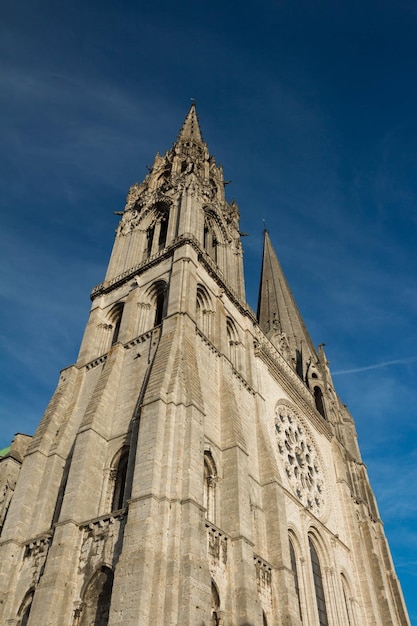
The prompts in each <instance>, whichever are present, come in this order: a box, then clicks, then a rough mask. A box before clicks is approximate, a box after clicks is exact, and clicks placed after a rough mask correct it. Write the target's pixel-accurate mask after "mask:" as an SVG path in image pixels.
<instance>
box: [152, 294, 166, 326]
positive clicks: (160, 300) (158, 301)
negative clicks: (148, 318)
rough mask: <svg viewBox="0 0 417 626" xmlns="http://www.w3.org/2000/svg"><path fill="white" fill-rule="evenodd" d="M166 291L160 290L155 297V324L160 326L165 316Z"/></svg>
mask: <svg viewBox="0 0 417 626" xmlns="http://www.w3.org/2000/svg"><path fill="white" fill-rule="evenodd" d="M164 305H165V291H162V290H160V291H158V292H157V294H156V297H155V321H154V326H159V324H160V323H161V322H162V320H163V318H164Z"/></svg>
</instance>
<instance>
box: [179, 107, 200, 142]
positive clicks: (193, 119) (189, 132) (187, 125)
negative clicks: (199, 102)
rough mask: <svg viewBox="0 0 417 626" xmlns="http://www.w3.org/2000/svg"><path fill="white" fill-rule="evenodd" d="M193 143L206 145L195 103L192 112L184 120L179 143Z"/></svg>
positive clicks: (191, 108)
mask: <svg viewBox="0 0 417 626" xmlns="http://www.w3.org/2000/svg"><path fill="white" fill-rule="evenodd" d="M184 141H192V142H194V143H204V141H203V137H202V135H201V131H200V124H199V123H198V117H197V109H196V106H195V102H194V101H193V103H192V105H191V107H190V110H189V111H188V113H187V116H186V118H185V120H184V124H183V125H182V128H181V130H180V133H179V135H178V139H177V143H181V142H184Z"/></svg>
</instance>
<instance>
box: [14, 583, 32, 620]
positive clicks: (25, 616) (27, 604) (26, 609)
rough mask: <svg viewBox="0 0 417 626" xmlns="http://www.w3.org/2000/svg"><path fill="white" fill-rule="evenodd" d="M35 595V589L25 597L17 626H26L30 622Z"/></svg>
mask: <svg viewBox="0 0 417 626" xmlns="http://www.w3.org/2000/svg"><path fill="white" fill-rule="evenodd" d="M33 594H34V591H33V589H31V590H30V591H28V592H27V594H26V595H25V597H24V599H23V602H22V604H21V605H20V608H19V611H18V614H17V615H18V621H17V626H26V625H27V623H28V622H29V616H30V611H31V609H32V602H33Z"/></svg>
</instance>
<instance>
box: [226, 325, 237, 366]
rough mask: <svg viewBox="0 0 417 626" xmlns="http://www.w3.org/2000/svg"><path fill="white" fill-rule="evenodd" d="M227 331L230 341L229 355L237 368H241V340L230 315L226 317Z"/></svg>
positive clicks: (228, 341) (228, 340)
mask: <svg viewBox="0 0 417 626" xmlns="http://www.w3.org/2000/svg"><path fill="white" fill-rule="evenodd" d="M226 332H227V343H228V352H229V354H228V356H229V359H230V361H231V363H232V365H233V367H234V368H235V369H239V365H240V363H239V348H240V341H239V335H238V332H237V330H236V326H235V324H234V322H233V320H232V319H230V317H228V318H227V319H226Z"/></svg>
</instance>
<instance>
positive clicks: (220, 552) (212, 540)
mask: <svg viewBox="0 0 417 626" xmlns="http://www.w3.org/2000/svg"><path fill="white" fill-rule="evenodd" d="M206 528H207V541H208V553H209V555H210V557H211V561H212V564H213V565H219V564H222V565H226V563H227V537H226V536H225V535H224V533H222V532H220V531H219V530H217V528H215V527H214V526H212V525H208V524H206Z"/></svg>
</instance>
